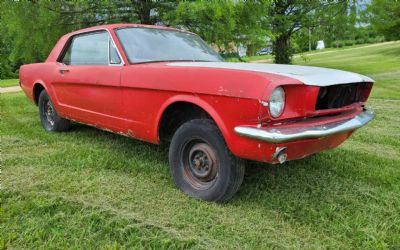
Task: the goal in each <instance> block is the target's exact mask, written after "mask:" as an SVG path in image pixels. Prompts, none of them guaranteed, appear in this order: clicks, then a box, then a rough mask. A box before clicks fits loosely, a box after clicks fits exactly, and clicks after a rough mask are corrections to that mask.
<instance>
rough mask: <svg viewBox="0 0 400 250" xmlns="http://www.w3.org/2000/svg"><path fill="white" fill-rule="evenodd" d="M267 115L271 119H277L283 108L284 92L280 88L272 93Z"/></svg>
mask: <svg viewBox="0 0 400 250" xmlns="http://www.w3.org/2000/svg"><path fill="white" fill-rule="evenodd" d="M268 107H269V113H270V114H271V115H272V117H275V118H277V117H279V116H280V115H281V114H282V112H283V109H284V108H285V91H284V90H283V88H282V87H277V88H276V89H274V91H272V94H271V96H270V98H269V102H268Z"/></svg>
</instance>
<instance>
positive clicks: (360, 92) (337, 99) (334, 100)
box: [315, 83, 372, 110]
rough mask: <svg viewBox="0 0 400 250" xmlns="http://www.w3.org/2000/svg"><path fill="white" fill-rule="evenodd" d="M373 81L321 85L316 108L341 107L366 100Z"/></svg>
mask: <svg viewBox="0 0 400 250" xmlns="http://www.w3.org/2000/svg"><path fill="white" fill-rule="evenodd" d="M371 87H372V83H351V84H340V85H332V86H327V87H321V88H320V90H319V93H318V98H317V103H316V105H315V110H321V109H335V108H341V107H344V106H347V105H350V104H353V103H356V102H365V101H366V100H367V98H368V95H369V92H370V91H371Z"/></svg>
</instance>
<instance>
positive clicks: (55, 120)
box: [38, 90, 70, 132]
mask: <svg viewBox="0 0 400 250" xmlns="http://www.w3.org/2000/svg"><path fill="white" fill-rule="evenodd" d="M38 106H39V117H40V121H41V123H42V126H43V128H44V129H45V130H46V131H49V132H62V131H67V130H68V128H69V126H70V121H69V120H67V119H64V118H62V117H60V116H59V115H58V114H57V111H56V109H55V108H54V106H53V103H52V102H51V100H50V96H49V94H47V92H46V90H43V91H42V92H40V95H39V101H38Z"/></svg>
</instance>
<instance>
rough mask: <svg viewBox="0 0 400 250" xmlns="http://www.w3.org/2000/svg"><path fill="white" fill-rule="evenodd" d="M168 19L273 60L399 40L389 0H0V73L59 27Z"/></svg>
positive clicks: (398, 6) (29, 56) (394, 6)
mask: <svg viewBox="0 0 400 250" xmlns="http://www.w3.org/2000/svg"><path fill="white" fill-rule="evenodd" d="M109 23H142V24H157V25H164V26H172V27H177V28H180V29H186V30H189V31H192V32H194V33H197V34H199V35H200V36H201V37H202V38H203V39H204V40H206V41H207V42H208V43H209V44H212V45H213V46H214V47H215V48H217V49H218V51H219V52H220V53H221V54H223V55H231V56H232V55H235V54H237V48H238V47H245V48H247V54H248V55H254V54H255V53H256V52H257V51H258V50H259V49H260V48H263V47H267V46H271V47H272V51H273V56H274V60H275V62H276V63H291V58H292V55H293V53H295V52H302V51H305V50H308V49H309V48H310V47H312V48H314V47H315V43H316V41H317V40H324V41H325V44H326V45H327V46H328V47H329V46H333V47H340V46H343V45H350V44H352V43H355V42H357V43H359V42H360V43H363V42H369V41H376V40H379V41H380V40H382V39H398V38H399V36H400V35H399V34H400V33H399V32H398V30H399V28H400V3H399V2H398V1H396V0H370V1H365V0H363V1H360V0H359V1H357V0H307V1H303V0H197V1H190V0H187V1H166V0H69V1H59V0H18V1H17V0H0V78H10V77H15V75H16V72H17V70H18V68H19V66H20V65H22V64H26V63H33V62H41V61H44V60H45V59H46V57H47V55H48V53H49V52H50V50H51V49H52V47H53V46H54V44H55V43H56V42H57V40H58V39H59V38H60V37H61V36H62V35H63V34H65V33H68V32H70V31H73V30H77V29H81V28H84V27H90V26H95V25H101V24H109ZM374 39H375V40H374Z"/></svg>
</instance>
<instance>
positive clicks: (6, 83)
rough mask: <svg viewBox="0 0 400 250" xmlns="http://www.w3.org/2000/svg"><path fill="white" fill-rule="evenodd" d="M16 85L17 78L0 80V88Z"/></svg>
mask: <svg viewBox="0 0 400 250" xmlns="http://www.w3.org/2000/svg"><path fill="white" fill-rule="evenodd" d="M11 86H18V79H5V80H0V88H4V87H11Z"/></svg>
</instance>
